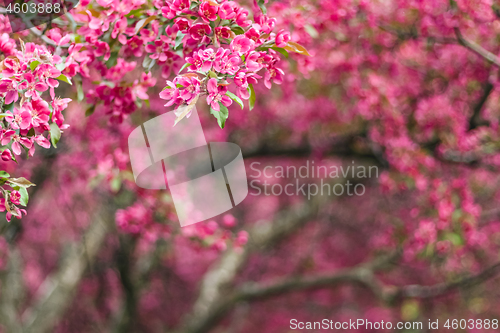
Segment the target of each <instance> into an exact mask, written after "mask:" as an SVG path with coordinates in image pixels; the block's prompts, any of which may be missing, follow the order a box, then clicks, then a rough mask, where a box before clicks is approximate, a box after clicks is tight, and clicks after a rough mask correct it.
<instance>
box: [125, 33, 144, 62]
mask: <svg viewBox="0 0 500 333" xmlns="http://www.w3.org/2000/svg"><path fill="white" fill-rule="evenodd" d="M143 44H144V41H143V40H142V39H141V38H140V37H139V36H134V37H132V38H131V39H129V40H128V42H127V49H126V52H128V53H131V54H133V55H134V56H136V57H140V56H141V55H142V45H143Z"/></svg>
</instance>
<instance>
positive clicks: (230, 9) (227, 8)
mask: <svg viewBox="0 0 500 333" xmlns="http://www.w3.org/2000/svg"><path fill="white" fill-rule="evenodd" d="M218 13H219V16H220V18H221V20H231V19H233V18H235V17H236V13H235V4H234V2H232V1H226V2H224V3H222V4H221V5H220V6H219V12H218Z"/></svg>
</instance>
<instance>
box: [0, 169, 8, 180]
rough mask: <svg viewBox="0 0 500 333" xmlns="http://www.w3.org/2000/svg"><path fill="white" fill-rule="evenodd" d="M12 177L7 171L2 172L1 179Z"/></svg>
mask: <svg viewBox="0 0 500 333" xmlns="http://www.w3.org/2000/svg"><path fill="white" fill-rule="evenodd" d="M9 177H10V175H9V174H8V173H7V172H5V171H3V170H2V171H0V178H9Z"/></svg>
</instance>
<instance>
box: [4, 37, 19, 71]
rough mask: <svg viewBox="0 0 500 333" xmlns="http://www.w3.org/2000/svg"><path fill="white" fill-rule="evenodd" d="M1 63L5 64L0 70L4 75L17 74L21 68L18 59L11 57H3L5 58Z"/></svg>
mask: <svg viewBox="0 0 500 333" xmlns="http://www.w3.org/2000/svg"><path fill="white" fill-rule="evenodd" d="M14 45H15V44H14ZM3 65H4V66H5V68H4V70H3V71H2V74H3V75H4V76H6V77H10V76H13V75H15V74H17V72H18V71H19V70H20V68H21V65H20V64H19V59H17V58H13V57H11V58H5V60H4V61H3Z"/></svg>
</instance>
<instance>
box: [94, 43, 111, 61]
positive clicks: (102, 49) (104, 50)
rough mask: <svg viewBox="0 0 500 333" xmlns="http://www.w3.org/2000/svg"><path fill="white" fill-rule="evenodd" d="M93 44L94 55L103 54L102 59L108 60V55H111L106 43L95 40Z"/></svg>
mask: <svg viewBox="0 0 500 333" xmlns="http://www.w3.org/2000/svg"><path fill="white" fill-rule="evenodd" d="M95 46H96V49H95V51H94V54H95V56H96V57H102V56H104V58H103V59H104V60H108V59H109V57H110V55H111V53H110V50H109V45H108V43H106V42H102V41H97V42H96V43H95Z"/></svg>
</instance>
